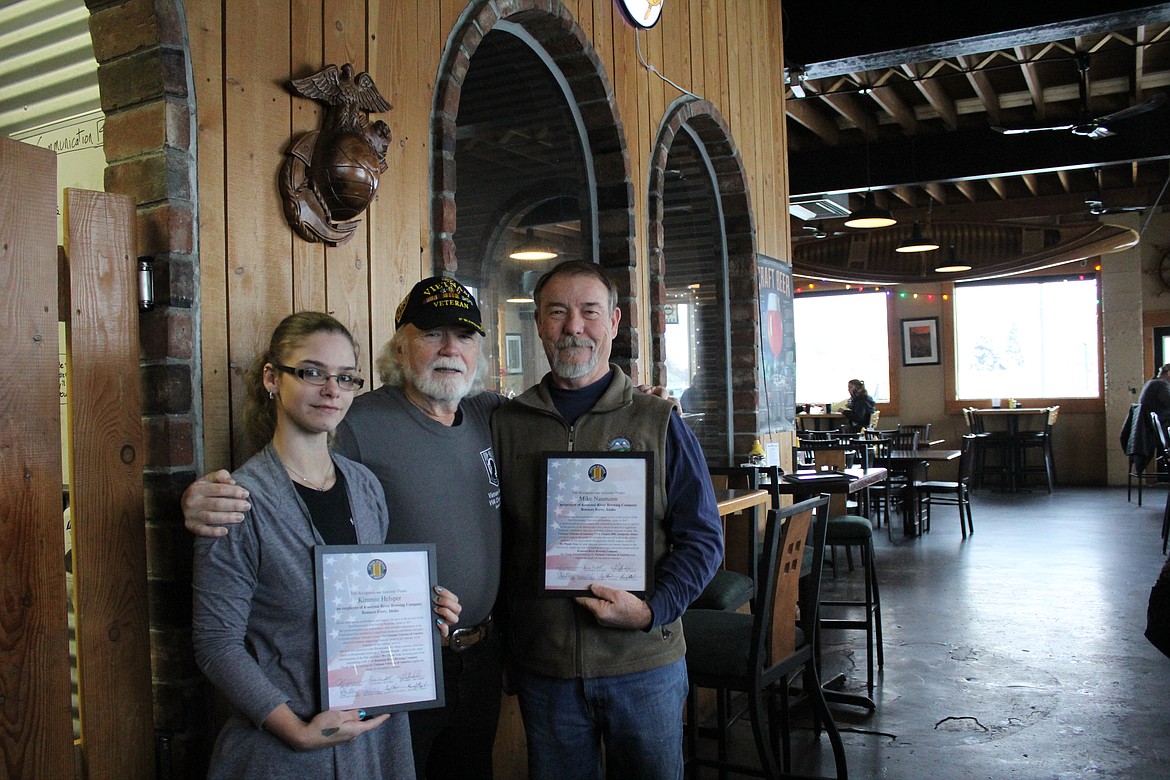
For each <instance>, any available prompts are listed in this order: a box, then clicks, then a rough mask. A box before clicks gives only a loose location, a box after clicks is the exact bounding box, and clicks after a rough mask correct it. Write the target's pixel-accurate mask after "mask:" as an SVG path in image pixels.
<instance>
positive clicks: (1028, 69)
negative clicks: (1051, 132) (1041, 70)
mask: <svg viewBox="0 0 1170 780" xmlns="http://www.w3.org/2000/svg"><path fill="white" fill-rule="evenodd" d="M1015 51H1016V57H1017V59H1019V61H1020V71H1021V73H1022V74H1023V76H1024V83H1025V84H1026V85H1027V86H1028V94H1030V95H1031V96H1032V108H1033V110H1034V111H1035V112H1036V117H1037V118H1038V119H1043V118H1044V111H1045V108H1044V107H1045V103H1044V87H1043V86H1042V85H1041V84H1040V77H1039V75H1037V73H1036V66H1035V65H1033V64H1032V63H1031V62H1029V61H1028V59H1029V53H1028V49H1027V47H1025V46H1017V47H1016V49H1015Z"/></svg>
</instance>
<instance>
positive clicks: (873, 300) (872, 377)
mask: <svg viewBox="0 0 1170 780" xmlns="http://www.w3.org/2000/svg"><path fill="white" fill-rule="evenodd" d="M793 318H794V319H793V327H794V328H795V329H796V400H797V402H799V403H818V404H820V403H826V402H828V403H835V402H837V401H840V400H843V399H844V398H845V397H846V396H847V395H848V390H847V388H846V385H847V384H848V382H849V380H850V379H860V380H861V381H863V382H865V389H866V390H867V391H868V392H869V394H870V395H871V396H873V399H874V400H875V401H878V402H880V403H886V402H888V401H889V400H890V345H889V326H888V320H887V314H886V294H885V293H884V292H870V293H838V294H828V295H809V294H807V293H806V294H803V295H798V296H796V300H795V301H794V303H793Z"/></svg>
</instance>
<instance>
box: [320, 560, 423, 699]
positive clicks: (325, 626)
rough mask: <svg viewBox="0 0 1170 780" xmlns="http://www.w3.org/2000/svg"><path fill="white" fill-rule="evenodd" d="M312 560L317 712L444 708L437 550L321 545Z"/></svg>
mask: <svg viewBox="0 0 1170 780" xmlns="http://www.w3.org/2000/svg"><path fill="white" fill-rule="evenodd" d="M314 557H315V561H316V573H317V649H318V656H319V657H320V661H319V663H320V687H321V709H323V710H353V709H362V710H365V711H366V713H367V714H369V715H380V714H381V713H383V712H397V711H399V710H417V709H426V708H428V707H442V706H443V698H444V697H443V666H442V664H441V663H440V662H439V652H440V650H439V632H438V631H436V630H435V622H434V614H433V613H432V612H431V593H432V588H433V587H434V585H435V581H436V567H435V546H434V545H433V544H424V545H410V544H365V545H321V546H318V547H316V548H314Z"/></svg>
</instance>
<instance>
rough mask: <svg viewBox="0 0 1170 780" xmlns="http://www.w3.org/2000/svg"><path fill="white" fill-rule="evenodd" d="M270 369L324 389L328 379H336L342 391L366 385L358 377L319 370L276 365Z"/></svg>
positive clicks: (357, 388)
mask: <svg viewBox="0 0 1170 780" xmlns="http://www.w3.org/2000/svg"><path fill="white" fill-rule="evenodd" d="M272 367H273V368H275V369H276V370H277V371H283V372H284V373H286V374H292V375H293V376H295V377H296V378H297V379H300V380H301V381H302V382H305V383H306V384H310V385H317V386H318V387H324V386H325V385H327V384H329V380H330V379H336V380H337V386H338V387H340V388H341V389H342V390H349V391H350V392H353V391H355V390H361V389H362V385H364V384H365V383H366V380H364V379H362V378H361V377H360V376H354V375H353V374H326V373H325V372H324V371H322V370H321V369H319V368H293V367H292V366H281V365H277V364H276V363H273V364H272Z"/></svg>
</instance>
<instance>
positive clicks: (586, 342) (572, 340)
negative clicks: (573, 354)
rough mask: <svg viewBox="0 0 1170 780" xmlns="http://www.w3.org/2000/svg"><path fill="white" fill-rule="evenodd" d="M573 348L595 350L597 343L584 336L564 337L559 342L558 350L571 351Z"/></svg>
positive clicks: (557, 344)
mask: <svg viewBox="0 0 1170 780" xmlns="http://www.w3.org/2000/svg"><path fill="white" fill-rule="evenodd" d="M572 347H586V348H588V349H595V348H596V347H597V342H596V341H594V340H593V339H587V338H585V337H584V336H563V337H562V338H560V339H558V340H557V343H556V348H557V349H570V348H572Z"/></svg>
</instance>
